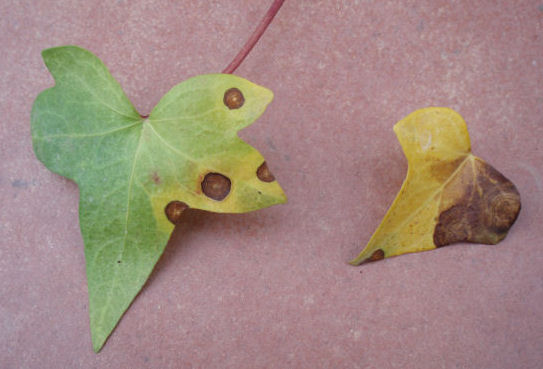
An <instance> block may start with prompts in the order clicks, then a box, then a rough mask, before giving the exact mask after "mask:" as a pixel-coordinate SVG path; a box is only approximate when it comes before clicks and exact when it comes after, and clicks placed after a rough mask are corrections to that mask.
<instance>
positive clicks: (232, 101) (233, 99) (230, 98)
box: [223, 87, 245, 109]
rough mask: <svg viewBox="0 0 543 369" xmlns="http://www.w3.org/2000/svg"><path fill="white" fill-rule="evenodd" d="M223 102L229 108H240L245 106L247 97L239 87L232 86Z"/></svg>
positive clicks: (225, 94)
mask: <svg viewBox="0 0 543 369" xmlns="http://www.w3.org/2000/svg"><path fill="white" fill-rule="evenodd" d="M223 102H224V105H226V106H227V107H228V109H239V108H241V107H242V106H243V103H244V102H245V97H243V94H242V93H241V91H240V90H239V89H237V88H235V87H232V88H229V89H228V90H226V92H225V93H224V98H223Z"/></svg>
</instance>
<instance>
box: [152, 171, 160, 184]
mask: <svg viewBox="0 0 543 369" xmlns="http://www.w3.org/2000/svg"><path fill="white" fill-rule="evenodd" d="M151 179H152V180H153V183H154V184H156V185H159V184H160V182H161V179H160V176H159V175H158V173H157V172H156V171H154V172H153V173H151Z"/></svg>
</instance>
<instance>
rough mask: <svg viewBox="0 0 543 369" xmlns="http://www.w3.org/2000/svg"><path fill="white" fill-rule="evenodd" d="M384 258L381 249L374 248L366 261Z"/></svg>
mask: <svg viewBox="0 0 543 369" xmlns="http://www.w3.org/2000/svg"><path fill="white" fill-rule="evenodd" d="M384 258H385V252H384V251H383V250H381V249H377V250H375V251H374V252H373V253H372V254H371V256H370V257H369V258H368V261H370V262H371V261H379V260H383V259H384Z"/></svg>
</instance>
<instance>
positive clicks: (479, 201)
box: [434, 159, 521, 247]
mask: <svg viewBox="0 0 543 369" xmlns="http://www.w3.org/2000/svg"><path fill="white" fill-rule="evenodd" d="M472 165H473V166H474V168H472V167H471V166H465V167H464V168H462V171H463V172H464V173H459V176H462V175H463V174H465V173H475V174H474V175H473V176H472V180H471V181H469V182H462V181H457V182H456V184H461V185H460V186H452V187H451V191H453V190H454V191H460V190H461V191H462V196H461V197H460V198H459V199H458V201H456V204H454V205H453V206H451V207H449V208H448V209H445V210H443V211H442V212H441V213H440V214H439V218H438V222H437V224H436V227H435V229H434V244H435V246H436V247H441V246H447V245H450V244H453V243H456V242H474V243H483V244H491V245H493V244H496V243H498V242H500V241H501V240H502V239H504V238H505V236H506V235H507V232H508V231H509V229H510V228H511V226H512V225H513V223H515V220H516V219H517V217H518V214H519V212H520V208H521V204H520V195H519V193H518V191H517V189H516V187H515V185H514V184H513V183H512V182H511V181H509V180H508V179H507V178H505V177H504V176H503V175H502V174H501V173H500V172H498V171H497V170H496V169H494V168H493V167H492V166H490V165H489V164H487V163H486V162H484V161H482V160H480V159H476V160H474V162H473V164H472ZM466 177H467V176H464V178H466ZM449 195H450V193H448V192H447V190H445V192H444V193H443V196H444V197H445V196H449Z"/></svg>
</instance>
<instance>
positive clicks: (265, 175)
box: [256, 162, 275, 182]
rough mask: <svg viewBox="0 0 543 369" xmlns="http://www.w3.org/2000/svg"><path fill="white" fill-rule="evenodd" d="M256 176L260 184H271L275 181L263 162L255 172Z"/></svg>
mask: <svg viewBox="0 0 543 369" xmlns="http://www.w3.org/2000/svg"><path fill="white" fill-rule="evenodd" d="M256 176H257V177H258V179H260V180H261V181H262V182H273V181H275V177H274V176H273V174H272V172H270V169H269V168H268V164H266V162H263V163H262V164H261V165H260V166H259V167H258V169H257V170H256Z"/></svg>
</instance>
